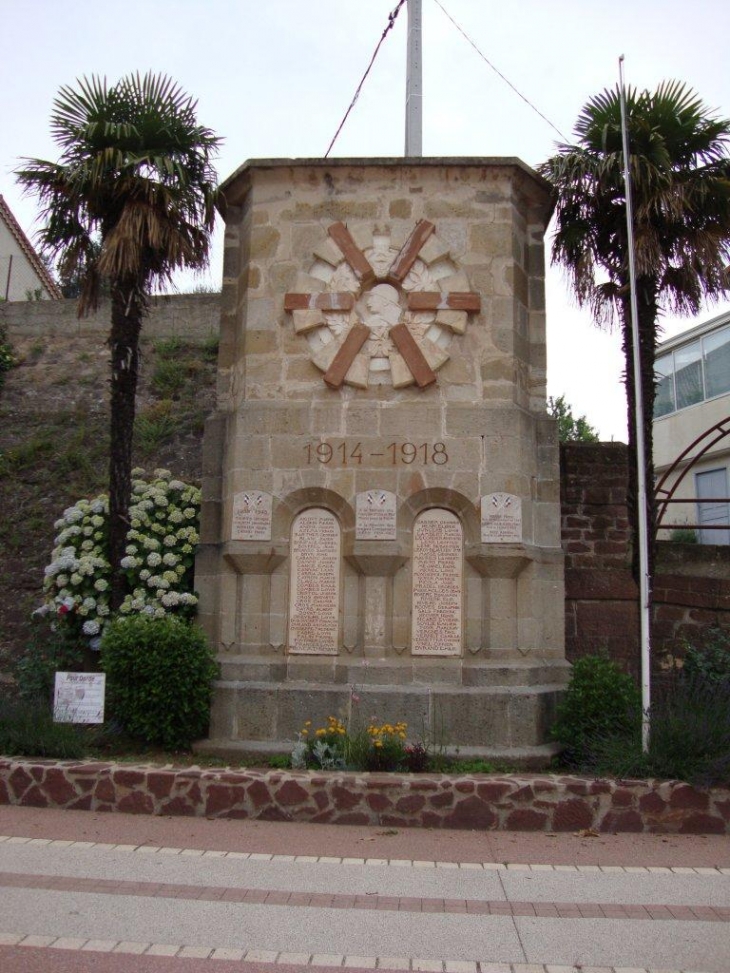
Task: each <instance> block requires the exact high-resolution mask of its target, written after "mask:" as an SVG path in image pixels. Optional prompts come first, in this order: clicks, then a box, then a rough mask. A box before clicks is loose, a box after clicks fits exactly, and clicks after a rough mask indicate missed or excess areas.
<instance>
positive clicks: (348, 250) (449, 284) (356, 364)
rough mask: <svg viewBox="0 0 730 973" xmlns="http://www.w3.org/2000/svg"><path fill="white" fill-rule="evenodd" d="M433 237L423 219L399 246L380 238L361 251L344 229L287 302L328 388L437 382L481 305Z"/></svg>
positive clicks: (318, 254)
mask: <svg viewBox="0 0 730 973" xmlns="http://www.w3.org/2000/svg"><path fill="white" fill-rule="evenodd" d="M434 231H435V227H434V225H433V223H429V222H428V221H427V220H420V221H419V222H418V223H417V224H416V225H415V227H414V228H413V231H412V232H411V234H410V236H409V237H408V239H407V240H406V241H405V243H403V245H402V246H398V245H397V243H396V241H394V240H393V239H392V238H391V236H390V235H389V234H387V233H380V232H376V233H375V234H373V235H372V237H370V236H368V239H367V241H366V243H365V244H364V246H363V248H362V249H361V248H360V246H358V243H357V242H356V241H355V240H354V239H353V237H352V236H351V235H350V232H349V231H348V229H347V227H346V226H345V225H344V224H343V223H333V224H332V225H331V226H330V227H329V228H328V234H329V239H328V240H326V241H323V245H322V246H320V247H318V248H316V250H315V254H314V257H315V259H314V264H313V265H312V267H311V269H310V272H309V277H308V278H306V277H305V278H303V282H304V284H305V286H308V289H307V290H305V289H304V288H302V290H299V291H297V292H292V293H289V294H286V295H285V297H284V309H285V310H286V311H290V312H291V314H292V318H293V323H294V330H295V331H296V332H297V333H298V334H301V335H302V336H303V337H304V338H305V339H306V340H307V342H308V343H309V347H310V353H311V357H312V361H313V362H314V364H315V365H316V366H317V368H319V369H320V370H321V371H322V372H323V373H324V375H323V378H324V381H325V382H326V383H327V385H329V386H330V387H331V388H340V387H341V386H342V384H343V383H345V384H347V385H353V386H355V387H357V388H368V386H370V385H392V386H393V387H394V388H405V387H406V386H408V385H413V384H416V385H418V386H419V387H420V388H426V387H427V386H429V385H432V384H433V383H434V382H435V381H436V372H437V371H438V369H439V368H441V366H442V365H443V364H444V363H445V362H446V361H448V358H449V353H448V348H449V345H450V343H451V340H452V338H453V336H454V334H463V333H464V331H465V330H466V326H467V320H468V315H469V314H471V313H474V312H477V311H479V309H480V299H479V295H478V294H476V293H474V292H472V291H470V290H469V283H468V281H467V279H466V276H465V275H464V274H463V273H461V272H459V269H458V267H457V266H456V264H455V263H454V261H453V260H452V259H451V257H450V255H449V250H448V247H446V246H444V245H443V244H441V243H440V242H439V240H438V238H437V236H436V234H435V232H434Z"/></svg>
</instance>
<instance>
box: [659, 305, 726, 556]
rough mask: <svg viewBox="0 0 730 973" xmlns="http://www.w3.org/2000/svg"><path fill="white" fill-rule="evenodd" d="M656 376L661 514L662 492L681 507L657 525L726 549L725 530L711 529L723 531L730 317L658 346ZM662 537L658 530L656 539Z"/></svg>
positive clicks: (669, 509)
mask: <svg viewBox="0 0 730 973" xmlns="http://www.w3.org/2000/svg"><path fill="white" fill-rule="evenodd" d="M656 376H657V396H656V406H655V410H654V466H655V470H656V475H657V484H658V486H659V487H660V490H659V495H658V500H659V512H660V515H661V502H662V499H663V498H665V497H667V496H668V495H669V494H671V495H672V497H673V499H674V500H677V501H682V502H676V503H670V504H668V505H667V508H666V510H665V512H664V514H663V515H662V516H661V519H660V523H661V524H662V525H663V526H666V525H670V527H671V528H673V529H677V528H681V527H688V528H694V529H695V530H696V533H697V539H698V540H699V541H700V542H701V543H703V544H730V529H727V530H723V529H718V528H721V527H722V525H726V524H727V525H728V526H729V527H730V503H729V502H728V497H730V478H729V477H728V467H729V466H730V312H725V313H724V314H720V315H718V317H715V318H712V319H711V320H710V321H706V322H705V323H704V324H700V325H697V327H695V328H690V329H689V330H688V331H685V332H684V333H683V334H681V335H678V336H677V337H675V338H670V339H669V340H668V341H664V342H662V344H660V345H659V347H658V348H657V358H656ZM685 451H686V455H684V456H683V457H682V454H683V453H685ZM680 457H681V458H680ZM678 459H679V462H678V463H677V465H676V467H675V468H674V469H672V466H673V464H675V462H676V461H677V460H678ZM693 459H696V462H694V463H693V462H692V461H693ZM668 471H669V472H668ZM665 474H668V475H667V476H666V479H665V480H664V481H663V480H662V478H663V477H664V476H665ZM710 527H714V529H709V528H710ZM669 536H670V534H669V533H668V532H667V530H660V532H659V539H660V540H661V539H667V538H668V537H669Z"/></svg>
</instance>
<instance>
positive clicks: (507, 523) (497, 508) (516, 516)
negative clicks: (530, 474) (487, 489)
mask: <svg viewBox="0 0 730 973" xmlns="http://www.w3.org/2000/svg"><path fill="white" fill-rule="evenodd" d="M521 542H522V501H521V500H520V498H519V497H516V496H515V495H514V494H513V493H489V494H487V496H486V497H482V543H483V544H510V543H512V544H514V543H518V544H519V543H521Z"/></svg>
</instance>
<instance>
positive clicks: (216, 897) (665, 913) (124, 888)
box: [0, 872, 730, 922]
mask: <svg viewBox="0 0 730 973" xmlns="http://www.w3.org/2000/svg"><path fill="white" fill-rule="evenodd" d="M0 887H4V888H25V889H45V890H48V891H56V892H59V891H63V892H89V893H94V894H101V895H134V896H146V897H149V898H154V899H197V900H200V901H212V902H215V901H221V902H239V903H242V904H243V905H267V906H270V905H275V906H287V907H288V908H297V907H300V908H310V909H311V908H314V909H377V910H380V911H383V912H431V913H442V914H449V915H458V914H464V913H467V914H469V915H484V916H539V917H543V918H548V917H558V918H560V919H644V920H646V919H653V920H669V921H680V922H681V921H688V922H695V921H697V920H702V921H705V922H707V921H709V922H730V907H725V906H691V907H690V906H676V905H671V904H667V905H640V904H631V903H626V904H623V905H615V904H614V903H607V902H606V903H604V902H519V901H504V900H503V899H497V900H494V901H483V900H480V899H441V898H414V897H413V896H390V895H378V894H376V893H373V894H372V895H369V894H368V895H367V896H362V895H343V894H339V893H333V894H329V893H326V892H305V893H302V892H290V891H288V890H286V889H255V888H238V887H237V888H224V887H222V886H201V885H184V884H182V885H181V884H166V883H164V882H128V881H124V880H117V881H114V880H109V879H104V880H101V879H96V878H68V877H58V876H54V875H32V874H26V873H17V872H0Z"/></svg>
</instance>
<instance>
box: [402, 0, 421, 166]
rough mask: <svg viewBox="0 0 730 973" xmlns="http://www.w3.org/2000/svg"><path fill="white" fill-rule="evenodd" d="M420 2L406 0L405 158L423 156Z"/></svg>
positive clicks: (419, 0) (417, 0) (418, 0)
mask: <svg viewBox="0 0 730 973" xmlns="http://www.w3.org/2000/svg"><path fill="white" fill-rule="evenodd" d="M422 74H423V72H422V61H421V0H408V62H407V67H406V151H405V154H406V156H420V155H423V147H422V125H421V118H422V110H423V96H422V85H423V79H422Z"/></svg>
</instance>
